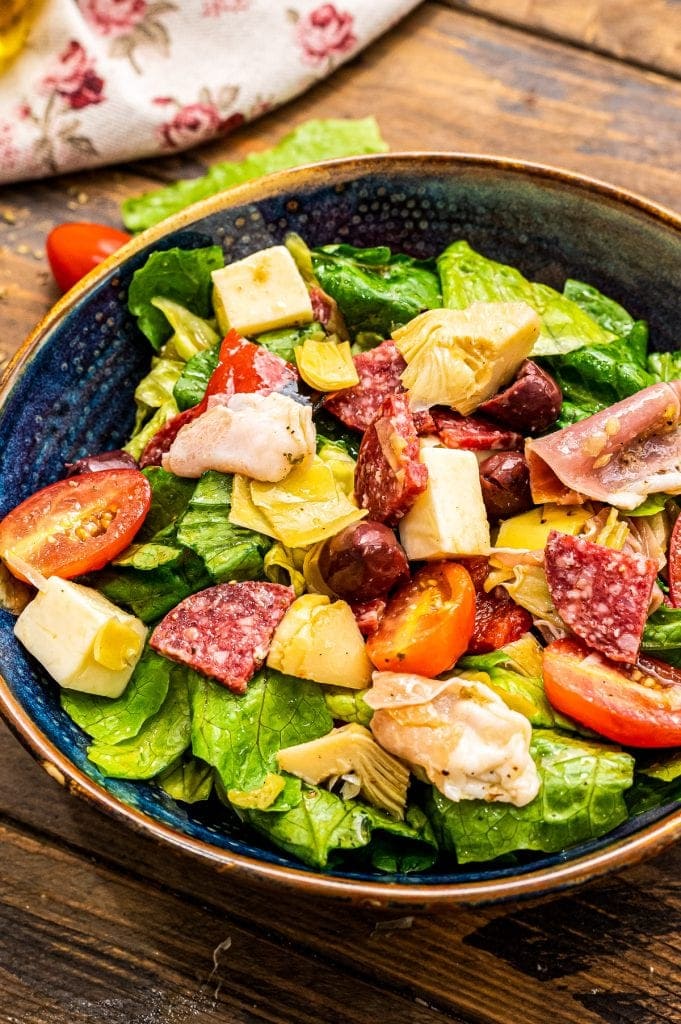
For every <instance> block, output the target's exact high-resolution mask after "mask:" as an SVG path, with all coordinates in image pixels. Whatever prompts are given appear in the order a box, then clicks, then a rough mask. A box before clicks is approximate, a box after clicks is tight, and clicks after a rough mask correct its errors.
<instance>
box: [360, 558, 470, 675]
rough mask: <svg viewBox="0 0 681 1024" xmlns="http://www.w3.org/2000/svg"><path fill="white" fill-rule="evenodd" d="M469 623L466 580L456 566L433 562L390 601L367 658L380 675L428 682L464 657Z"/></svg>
mask: <svg viewBox="0 0 681 1024" xmlns="http://www.w3.org/2000/svg"><path fill="white" fill-rule="evenodd" d="M474 621H475V588H474V586H473V581H472V580H471V578H470V575H469V574H468V573H467V572H466V570H465V569H464V567H463V566H462V565H457V563H456V562H434V563H433V564H432V565H426V566H424V568H423V569H419V571H418V572H417V573H416V575H415V576H414V578H413V579H412V580H411V581H410V582H409V583H407V584H406V585H405V586H404V587H402V588H401V589H400V590H398V591H397V593H396V594H395V595H394V596H393V597H392V598H391V599H390V601H389V603H388V607H387V608H386V611H385V615H384V616H383V618H382V619H381V622H380V624H379V627H378V630H377V631H376V632H375V633H374V635H373V636H371V637H370V638H369V640H368V641H367V654H368V655H369V657H370V658H371V661H372V662H373V664H374V665H375V666H376V668H377V669H379V670H381V671H386V672H414V673H416V674H417V675H422V676H428V677H429V678H432V677H433V676H436V675H439V673H440V672H444V671H446V669H448V668H451V667H452V665H454V664H455V663H456V661H457V659H458V658H460V657H461V655H462V654H463V653H464V651H465V650H466V648H467V647H468V642H469V640H470V638H471V634H472V632H473V623H474Z"/></svg>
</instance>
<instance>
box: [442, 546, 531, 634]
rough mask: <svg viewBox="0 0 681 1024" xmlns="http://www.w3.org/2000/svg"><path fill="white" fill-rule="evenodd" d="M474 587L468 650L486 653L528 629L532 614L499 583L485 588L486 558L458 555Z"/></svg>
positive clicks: (487, 566)
mask: <svg viewBox="0 0 681 1024" xmlns="http://www.w3.org/2000/svg"><path fill="white" fill-rule="evenodd" d="M460 562H461V564H462V565H463V566H464V567H465V568H466V569H467V570H468V573H469V574H470V577H471V579H472V580H473V585H474V587H475V623H474V625H473V634H472V636H471V639H470V642H469V644H468V654H488V653H489V652H490V651H497V650H499V648H500V647H505V646H506V644H511V643H513V642H514V640H519V639H520V637H521V636H523V634H524V633H527V631H528V630H529V629H532V616H531V615H530V613H529V612H528V611H526V610H525V609H524V608H521V607H520V605H517V604H516V603H515V601H514V600H513V598H512V597H511V596H510V594H508V593H507V591H505V590H504V588H503V587H495V588H494V590H492V591H490V593H489V594H488V593H486V591H485V580H486V579H487V576H488V574H489V562H488V561H487V559H486V558H462V559H460Z"/></svg>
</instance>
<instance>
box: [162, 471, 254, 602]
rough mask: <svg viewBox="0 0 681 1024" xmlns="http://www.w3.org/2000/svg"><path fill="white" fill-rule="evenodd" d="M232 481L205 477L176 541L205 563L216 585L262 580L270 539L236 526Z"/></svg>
mask: <svg viewBox="0 0 681 1024" xmlns="http://www.w3.org/2000/svg"><path fill="white" fill-rule="evenodd" d="M231 507H232V477H231V476H227V475H226V474H224V473H217V472H215V471H214V470H209V471H208V472H207V473H204V474H203V476H202V477H201V479H200V480H199V482H198V484H197V485H196V490H195V491H194V493H193V494H192V497H191V499H190V501H189V506H188V508H187V511H186V512H185V513H184V515H183V516H182V519H181V520H180V521H179V523H178V528H177V539H178V541H179V543H180V544H183V545H184V546H185V547H187V548H189V549H190V550H191V551H194V552H195V554H197V555H198V556H199V557H200V558H202V559H203V561H204V564H205V566H206V569H207V570H208V572H209V573H210V575H211V578H212V580H213V581H214V582H215V583H226V582H229V581H230V580H253V579H263V577H264V568H263V558H264V557H265V554H266V553H267V552H268V551H269V549H270V548H271V546H272V543H273V541H272V539H271V537H265V536H263V534H262V533H256V532H255V531H254V530H248V529H246V528H244V527H243V526H234V525H232V523H230V521H229V513H230V509H231Z"/></svg>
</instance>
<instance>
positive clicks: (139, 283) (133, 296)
mask: <svg viewBox="0 0 681 1024" xmlns="http://www.w3.org/2000/svg"><path fill="white" fill-rule="evenodd" d="M224 262H225V259H224V256H223V253H222V249H221V247H220V246H219V245H209V246H207V247H206V248H205V249H166V250H164V251H162V252H152V254H151V256H149V258H148V259H147V262H146V263H145V264H144V266H143V267H140V269H139V270H136V271H135V273H134V274H133V276H132V281H131V282H130V287H129V289H128V309H129V310H130V312H131V313H132V314H133V316H135V317H137V326H138V327H139V329H140V330H141V331H142V333H143V334H144V335H146V337H147V338H148V339H149V341H150V342H151V344H152V345H153V346H154V348H155V349H157V350H158V349H159V348H160V347H161V345H162V344H163V342H164V341H167V340H168V338H170V336H171V335H172V333H173V328H172V327H171V326H170V324H169V322H168V319H167V318H166V316H165V315H164V314H163V313H162V312H161V310H160V309H157V308H156V307H155V306H154V305H152V302H151V300H152V299H154V298H156V297H160V298H164V299H174V300H175V302H179V303H180V305H182V306H185V307H186V308H187V309H189V310H190V311H191V312H192V313H196V314H197V316H200V317H208V316H212V313H213V307H212V303H211V295H212V290H213V282H212V280H211V276H210V275H211V271H213V270H218V269H219V268H220V267H222V266H224Z"/></svg>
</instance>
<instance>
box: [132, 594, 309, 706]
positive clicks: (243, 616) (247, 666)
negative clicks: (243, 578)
mask: <svg viewBox="0 0 681 1024" xmlns="http://www.w3.org/2000/svg"><path fill="white" fill-rule="evenodd" d="M294 596H295V595H294V593H293V590H292V589H291V588H290V587H283V586H281V584H279V583H260V582H256V581H253V580H249V581H247V582H245V583H220V584H218V586H216V587H209V588H208V589H207V590H201V591H199V593H198V594H192V595H191V597H187V598H185V600H184V601H181V602H180V604H178V606H177V607H176V608H173V610H172V611H171V612H169V613H168V614H167V615H166V617H165V618H164V619H162V620H161V622H159V624H158V626H157V627H156V629H155V630H154V632H153V633H152V636H151V640H150V641H149V642H150V644H151V646H152V647H153V648H154V650H155V651H158V653H159V654H162V655H163V656H164V657H166V658H170V659H171V660H172V661H179V662H181V663H182V664H183V665H189V667H190V668H193V669H196V671H197V672H203V674H204V675H207V676H210V677H211V678H212V679H217V680H218V682H221V683H223V684H224V685H225V686H227V687H228V688H229V689H230V690H232V691H233V692H234V693H244V692H245V690H246V686H247V684H248V681H249V679H251V677H252V676H253V674H254V673H255V672H257V670H258V669H259V668H260V666H261V665H262V664H263V662H264V660H265V658H266V657H267V653H268V651H269V647H270V643H271V641H272V636H273V634H274V631H275V629H276V628H277V626H278V625H279V623H280V622H281V620H282V618H283V617H284V613H285V612H286V610H287V609H288V607H289V605H290V604H291V603H292V601H293V599H294Z"/></svg>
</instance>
